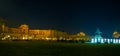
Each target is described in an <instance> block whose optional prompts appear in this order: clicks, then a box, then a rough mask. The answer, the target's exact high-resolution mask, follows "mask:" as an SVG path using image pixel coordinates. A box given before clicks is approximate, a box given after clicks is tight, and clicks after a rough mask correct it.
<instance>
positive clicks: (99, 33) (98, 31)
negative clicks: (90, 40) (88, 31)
mask: <svg viewBox="0 0 120 56" xmlns="http://www.w3.org/2000/svg"><path fill="white" fill-rule="evenodd" d="M101 33H102V32H101V31H100V30H99V28H97V30H96V32H95V37H94V38H97V39H100V38H102V36H101Z"/></svg>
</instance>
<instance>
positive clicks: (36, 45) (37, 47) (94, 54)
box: [0, 41, 120, 56]
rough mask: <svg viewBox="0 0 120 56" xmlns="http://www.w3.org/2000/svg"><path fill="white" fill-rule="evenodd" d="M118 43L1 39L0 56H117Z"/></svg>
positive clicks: (118, 50) (119, 53)
mask: <svg viewBox="0 0 120 56" xmlns="http://www.w3.org/2000/svg"><path fill="white" fill-rule="evenodd" d="M119 55H120V44H80V43H61V42H58V43H57V42H39V41H14V42H12V41H9V42H8V41H1V42H0V56H119Z"/></svg>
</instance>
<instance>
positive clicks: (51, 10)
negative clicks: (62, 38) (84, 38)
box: [0, 0, 120, 37]
mask: <svg viewBox="0 0 120 56" xmlns="http://www.w3.org/2000/svg"><path fill="white" fill-rule="evenodd" d="M0 17H2V18H3V19H5V20H6V21H7V24H6V25H8V26H9V27H18V26H19V25H21V24H23V23H25V24H28V25H29V27H30V28H31V29H33V28H37V29H58V30H62V31H66V32H69V33H78V32H80V31H83V32H85V33H86V34H88V35H93V34H94V33H95V31H96V28H99V29H100V30H101V31H102V33H103V35H104V36H107V37H108V36H109V37H111V36H112V32H113V31H115V30H117V31H119V32H120V25H119V21H120V4H119V1H117V0H79V1H77V0H0Z"/></svg>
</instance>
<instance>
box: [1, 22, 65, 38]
mask: <svg viewBox="0 0 120 56" xmlns="http://www.w3.org/2000/svg"><path fill="white" fill-rule="evenodd" d="M1 36H2V40H6V39H8V40H57V39H59V38H61V37H64V38H66V37H67V32H62V31H58V30H52V29H48V30H40V29H29V26H28V25H26V24H22V25H21V26H20V27H18V28H9V27H7V26H5V25H2V35H1Z"/></svg>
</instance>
